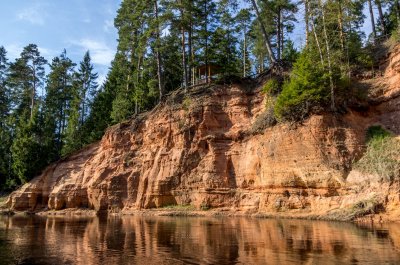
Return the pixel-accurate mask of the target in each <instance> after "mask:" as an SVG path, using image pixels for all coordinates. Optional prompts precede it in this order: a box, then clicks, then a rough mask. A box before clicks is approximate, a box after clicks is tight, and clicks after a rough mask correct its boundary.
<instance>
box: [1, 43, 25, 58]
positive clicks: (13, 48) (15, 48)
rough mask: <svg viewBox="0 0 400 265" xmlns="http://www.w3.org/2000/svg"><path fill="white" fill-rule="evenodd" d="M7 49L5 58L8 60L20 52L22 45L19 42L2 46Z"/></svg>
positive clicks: (17, 55)
mask: <svg viewBox="0 0 400 265" xmlns="http://www.w3.org/2000/svg"><path fill="white" fill-rule="evenodd" d="M4 47H5V48H6V50H7V58H8V59H9V60H10V61H13V60H14V59H15V58H18V57H19V56H20V54H21V52H22V49H23V47H22V45H20V44H15V43H13V44H9V45H5V46H4Z"/></svg>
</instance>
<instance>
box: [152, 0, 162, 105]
mask: <svg viewBox="0 0 400 265" xmlns="http://www.w3.org/2000/svg"><path fill="white" fill-rule="evenodd" d="M157 1H158V0H155V1H154V16H155V19H156V57H157V77H158V90H159V101H160V102H161V100H162V97H163V96H164V84H163V78H162V66H161V64H162V63H161V52H160V25H159V21H158V3H157Z"/></svg>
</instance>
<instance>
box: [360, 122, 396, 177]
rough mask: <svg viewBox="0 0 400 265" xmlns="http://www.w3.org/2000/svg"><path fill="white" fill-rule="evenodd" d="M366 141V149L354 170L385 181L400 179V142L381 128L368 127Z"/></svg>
mask: <svg viewBox="0 0 400 265" xmlns="http://www.w3.org/2000/svg"><path fill="white" fill-rule="evenodd" d="M366 139H367V149H366V151H365V154H364V155H363V157H362V158H361V159H360V160H359V161H357V162H356V163H355V168H356V169H358V170H360V171H361V172H365V173H369V174H376V175H378V176H380V177H382V178H383V179H386V180H394V179H400V157H399V154H400V140H398V139H396V138H395V137H393V135H392V134H390V133H389V132H388V131H386V130H385V129H383V128H382V127H381V126H372V127H370V128H369V129H368V131H367V135H366Z"/></svg>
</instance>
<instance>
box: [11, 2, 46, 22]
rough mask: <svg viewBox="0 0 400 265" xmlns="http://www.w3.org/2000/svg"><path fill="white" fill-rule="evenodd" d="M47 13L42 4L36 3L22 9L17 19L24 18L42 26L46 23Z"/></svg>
mask: <svg viewBox="0 0 400 265" xmlns="http://www.w3.org/2000/svg"><path fill="white" fill-rule="evenodd" d="M45 16H46V14H45V13H44V11H43V7H42V6H40V5H34V6H31V7H28V8H26V9H23V10H21V11H20V12H19V13H18V14H17V19H18V20H23V21H28V22H29V23H31V24H33V25H39V26H42V25H44V23H45V20H44V18H45Z"/></svg>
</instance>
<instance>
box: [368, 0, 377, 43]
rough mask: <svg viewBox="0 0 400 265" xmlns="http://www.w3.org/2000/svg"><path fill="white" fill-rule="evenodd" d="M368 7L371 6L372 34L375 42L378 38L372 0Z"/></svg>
mask: <svg viewBox="0 0 400 265" xmlns="http://www.w3.org/2000/svg"><path fill="white" fill-rule="evenodd" d="M368 8H369V17H370V18H371V27H372V34H373V35H374V42H375V40H376V27H375V18H374V10H373V9H372V2H371V0H368Z"/></svg>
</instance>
